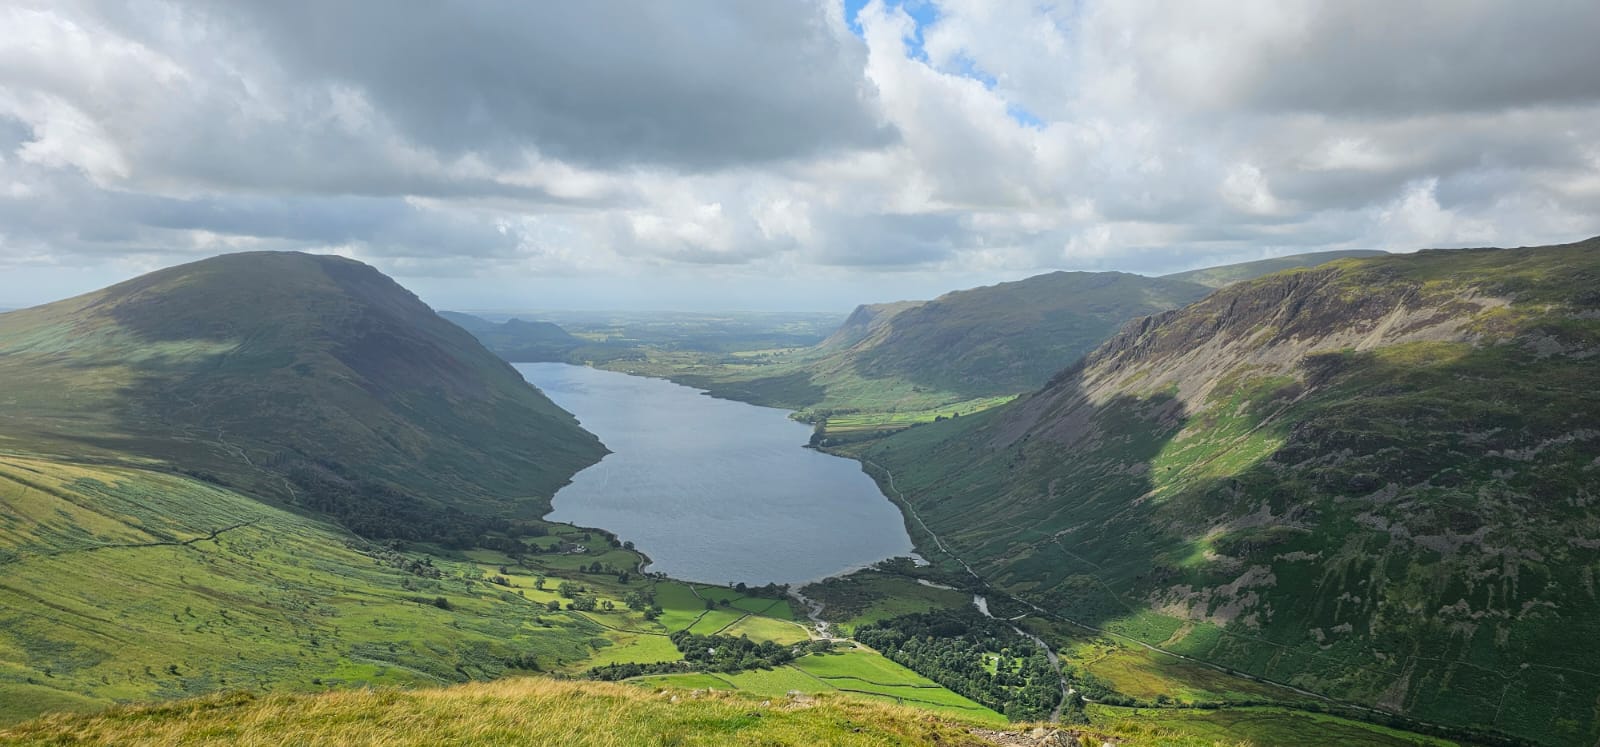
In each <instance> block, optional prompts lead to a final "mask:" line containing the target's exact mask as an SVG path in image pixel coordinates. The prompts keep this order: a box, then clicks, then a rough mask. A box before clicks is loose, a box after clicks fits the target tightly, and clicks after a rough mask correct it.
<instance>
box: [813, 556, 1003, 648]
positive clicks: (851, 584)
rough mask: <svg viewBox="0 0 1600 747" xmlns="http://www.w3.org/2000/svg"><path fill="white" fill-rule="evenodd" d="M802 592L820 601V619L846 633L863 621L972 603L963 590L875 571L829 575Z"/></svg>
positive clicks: (963, 606) (969, 596)
mask: <svg viewBox="0 0 1600 747" xmlns="http://www.w3.org/2000/svg"><path fill="white" fill-rule="evenodd" d="M802 591H803V593H805V595H806V596H808V597H810V598H812V599H815V600H816V601H818V602H821V603H822V605H823V608H822V618H823V619H825V620H827V621H828V622H829V623H830V624H831V625H833V626H835V629H836V630H837V631H838V632H840V633H843V634H845V635H849V634H850V633H852V632H854V631H855V629H856V626H858V625H861V624H863V623H869V622H877V621H879V620H886V619H888V618H891V617H899V616H901V615H908V614H911V613H913V612H927V611H928V610H931V609H961V608H965V607H970V606H971V605H972V595H971V594H968V593H966V592H961V591H953V590H950V589H940V588H935V587H931V586H926V585H923V584H919V583H917V582H916V580H915V579H911V578H907V577H905V576H901V575H897V574H893V573H885V572H881V571H874V570H866V571H859V572H857V573H852V574H850V575H848V576H844V577H841V578H830V579H827V580H825V581H821V582H818V583H815V584H811V585H810V586H807V587H805V588H804V589H802Z"/></svg>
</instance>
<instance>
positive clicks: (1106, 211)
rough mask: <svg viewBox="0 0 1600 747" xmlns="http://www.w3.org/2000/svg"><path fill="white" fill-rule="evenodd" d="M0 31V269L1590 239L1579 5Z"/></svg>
mask: <svg viewBox="0 0 1600 747" xmlns="http://www.w3.org/2000/svg"><path fill="white" fill-rule="evenodd" d="M0 27H4V28H6V29H8V32H9V33H6V34H0V265H3V266H5V267H7V268H9V271H8V273H6V274H5V275H4V276H0V301H11V302H14V301H18V300H20V301H36V300H47V299H45V298H40V297H38V296H37V294H38V293H40V292H41V291H38V290H37V289H38V288H40V287H46V286H48V287H50V288H52V291H51V292H54V290H53V289H54V288H56V287H57V286H56V285H50V284H41V283H39V282H38V278H39V277H41V273H45V274H48V273H50V272H57V273H59V274H60V277H61V278H63V280H62V281H61V284H60V285H61V286H62V287H65V286H66V285H70V281H69V280H66V279H65V278H67V277H68V276H69V275H70V274H71V273H76V272H84V271H86V270H93V271H94V272H91V273H90V274H88V275H85V277H86V278H87V277H93V278H100V277H103V276H104V275H105V272H103V270H104V268H106V267H117V268H121V269H127V268H145V267H149V266H156V265H159V264H161V263H166V262H172V261H178V260H182V259H190V258H193V257H196V256H200V255H204V254H209V253H215V252H220V251H234V250H243V249H256V248H282V249H306V250H312V251H335V252H340V253H344V254H348V255H351V256H357V257H360V258H362V259H365V260H368V261H372V262H374V263H376V264H378V265H379V266H380V267H382V268H384V269H386V270H389V271H391V272H395V273H397V274H399V275H401V276H402V280H412V281H416V282H420V283H424V284H426V281H428V280H429V279H441V278H460V279H463V280H462V282H461V283H446V282H442V281H441V282H439V283H435V284H433V285H432V286H431V287H437V288H445V289H454V290H448V291H444V292H449V293H457V294H461V293H464V292H463V291H461V290H459V289H460V288H464V287H468V286H469V285H470V284H469V283H467V282H466V280H465V279H467V278H470V279H471V281H472V283H476V284H477V285H478V287H480V288H489V287H491V286H492V287H493V288H496V289H497V290H496V291H495V292H496V293H498V294H499V296H498V297H501V298H511V297H514V296H515V293H516V288H517V287H519V284H530V283H532V284H535V285H537V283H535V279H536V278H550V277H559V278H564V279H567V280H564V281H563V282H565V283H566V286H565V287H568V288H602V287H611V288H624V289H627V288H632V289H639V288H643V287H646V286H649V287H651V288H652V290H651V291H650V293H649V294H647V295H648V297H651V298H667V297H672V293H675V292H677V291H672V292H669V291H667V290H663V289H661V288H656V287H655V286H656V285H659V284H674V287H678V288H680V289H682V293H681V295H682V297H683V298H692V297H694V296H695V290H694V289H695V288H696V287H698V286H697V285H696V284H697V282H699V281H697V280H696V278H713V277H714V278H717V280H716V282H715V283H713V284H712V285H708V286H706V287H708V288H710V287H715V288H717V289H719V290H718V291H717V292H719V293H723V292H727V289H729V288H736V287H745V286H748V287H751V288H755V289H757V290H755V291H752V292H750V293H748V294H743V295H739V297H740V298H745V299H756V300H758V301H759V302H761V303H764V304H770V305H771V306H773V307H783V306H789V307H808V306H810V305H813V304H815V303H818V301H817V300H816V299H818V298H822V297H823V295H822V294H817V293H815V292H813V291H812V290H809V289H815V288H816V287H818V286H820V285H822V284H828V285H830V286H831V287H838V288H844V287H852V288H853V287H857V286H853V285H848V283H846V282H845V281H844V278H855V277H862V278H868V280H865V281H862V283H863V285H861V286H860V287H863V288H868V289H872V290H874V292H876V291H878V290H882V297H889V298H893V297H902V296H903V297H910V296H914V295H916V294H918V293H925V292H926V290H927V289H928V288H929V287H937V286H938V284H939V283H938V281H936V280H935V278H945V280H943V281H942V282H943V286H944V287H945V288H955V287H961V286H965V285H972V284H975V283H979V282H992V281H994V280H998V279H1007V278H1015V277H1021V276H1024V275H1028V274H1033V273H1037V272H1042V271H1046V270H1051V269H1122V270H1132V271H1145V272H1162V271H1171V270H1177V269H1183V268H1186V267H1191V266H1196V265H1202V264H1206V263H1210V262H1224V261H1233V260H1238V259H1250V258H1256V257H1260V256H1270V255H1272V254H1281V253H1289V252H1299V251H1313V250H1316V249H1324V248H1328V249H1331V248H1352V247H1356V248H1382V249H1390V250H1408V249H1415V248H1420V247H1422V246H1431V245H1459V244H1487V243H1504V244H1536V243H1544V242H1553V241H1565V240H1572V239H1576V238H1581V237H1584V236H1587V235H1593V234H1596V233H1600V77H1597V76H1594V75H1593V74H1592V71H1593V70H1596V69H1600V46H1596V45H1593V44H1590V43H1589V40H1590V38H1591V37H1593V36H1594V35H1595V32H1596V31H1600V6H1595V5H1593V4H1590V3H1569V2H1561V1H1560V0H1534V2H1530V3H1523V4H1518V5H1516V6H1512V5H1509V4H1505V3H1497V2H1490V1H1489V0H1448V1H1447V0H1415V1H1414V2H1407V3H1399V4H1396V3H1381V4H1380V3H1377V2H1376V0H1353V1H1352V2H1348V3H1324V2H1315V1H1313V0H1270V1H1269V0H1226V1H1225V0H1195V1H1194V2H1186V3H1178V4H1173V3H1169V2H1160V1H1158V0H1119V1H1118V2H1110V1H1109V0H1084V1H1083V2H1074V3H1037V2H1032V1H1030V0H1017V1H1015V2H994V1H993V0H867V1H866V2H860V1H858V0H850V2H848V3H840V2H834V1H833V0H814V1H813V0H775V1H774V2H758V3H729V2H717V1H715V0H693V1H691V2H683V3H645V4H638V3H621V2H612V1H611V0H604V1H602V2H596V3H565V4H563V3H521V2H512V1H511V0H490V1H489V2H465V1H464V0H461V1H457V2H441V3H424V4H418V3H399V4H396V3H390V2H380V1H379V0H354V1H352V2H341V3H322V2H313V1H312V0H285V1H284V2H277V3H255V2H243V1H242V0H224V1H223V2H197V1H194V0H136V2H131V3H117V2H101V1H99V0H55V1H50V2H46V1H45V0H15V1H14V2H12V3H10V4H7V5H5V6H4V7H0ZM23 268H32V269H27V270H26V271H23ZM52 268H54V269H52ZM10 278H19V280H17V281H15V282H13V281H11V280H10ZM20 278H26V280H20ZM586 278H587V279H588V280H585V281H584V282H579V280H582V279H586ZM599 278H606V279H608V280H607V282H610V279H615V280H616V282H615V283H614V284H611V285H607V282H600V281H599V280H598V279H599ZM874 279H875V280H874ZM85 282H87V281H85ZM706 282H711V281H709V280H707V281H706ZM528 287H533V286H532V285H529V286H528ZM541 287H542V286H541ZM761 288H766V289H770V291H771V292H770V293H763V292H761V291H760V290H759V289H761ZM896 288H899V289H901V290H900V292H897V291H896V290H895V289H896ZM85 289H86V288H85ZM800 289H808V290H804V291H802V290H800ZM597 292H598V291H597ZM618 292H623V291H618ZM467 295H470V294H467ZM563 297H565V296H563ZM827 297H828V298H829V299H830V300H829V301H828V303H830V304H834V303H843V301H839V300H838V299H836V298H834V297H833V296H827ZM438 300H439V301H440V302H441V303H450V302H452V297H446V298H443V299H438Z"/></svg>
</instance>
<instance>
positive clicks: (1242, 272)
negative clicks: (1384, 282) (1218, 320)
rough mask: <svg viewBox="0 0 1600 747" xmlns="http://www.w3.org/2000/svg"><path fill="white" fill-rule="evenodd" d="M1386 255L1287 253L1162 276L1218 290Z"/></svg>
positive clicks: (1371, 251) (1372, 252)
mask: <svg viewBox="0 0 1600 747" xmlns="http://www.w3.org/2000/svg"><path fill="white" fill-rule="evenodd" d="M1385 254H1388V252H1384V251H1379V250H1376V249H1344V250H1339V251H1331V252H1309V253H1306V254H1290V255H1288V256H1285V257H1273V258H1271V259H1259V260H1256V261H1254V262H1239V263H1237V264H1231V265H1218V266H1216V267H1202V268H1200V269H1198V270H1189V271H1187V272H1174V273H1172V274H1170V275H1163V276H1162V277H1164V278H1167V279H1168V280H1183V281H1185V282H1190V283H1199V284H1201V285H1204V286H1206V287H1207V288H1221V287H1223V286H1225V285H1232V284H1234V283H1238V282H1243V281H1245V280H1254V279H1256V278H1259V277H1262V276H1264V275H1271V274H1272V273H1274V272H1283V271H1284V270H1296V269H1300V268H1302V267H1316V266H1317V265H1321V264H1327V263H1329V262H1332V261H1334V260H1336V259H1363V258H1367V257H1381V256H1384V255H1385Z"/></svg>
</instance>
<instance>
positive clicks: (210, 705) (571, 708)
mask: <svg viewBox="0 0 1600 747" xmlns="http://www.w3.org/2000/svg"><path fill="white" fill-rule="evenodd" d="M969 728H970V727H968V726H966V725H964V724H962V723H959V722H957V721H952V720H948V719H943V718H936V717H934V716H931V715H928V714H926V713H920V712H917V711H914V710H910V709H905V708H898V707H894V706H888V705H880V704H875V703H865V702H860V701H854V700H848V699H844V698H831V697H827V696H820V697H810V696H805V697H800V698H778V699H761V698H757V697H752V696H742V695H738V694H734V693H718V692H705V693H687V692H682V691H659V692H651V691H648V690H645V689H643V688H639V687H631V686H627V685H616V684H609V683H593V682H585V683H576V682H562V681H556V680H546V679H538V678H525V679H514V680H502V681H499V682H493V683H474V684H470V685H461V686H457V687H449V688H436V689H427V690H411V691H397V690H358V691H345V692H335V693H325V694H321V695H315V696H308V695H273V696H267V697H258V696H253V695H249V694H242V693H234V694H223V695H213V696H209V697H205V698H198V699H194V700H185V701H180V702H176V703H170V704H165V705H154V706H135V707H121V708H115V709H112V710H109V711H106V712H104V713H101V714H98V715H94V716H69V715H58V716H51V717H48V718H44V719H40V720H37V721H34V722H31V723H28V724H24V725H22V726H19V727H17V728H14V729H11V730H9V731H0V742H5V743H11V744H24V745H29V744H38V745H46V744H58V745H65V744H120V745H165V744H180V743H181V744H194V745H207V744H227V745H240V746H241V747H248V746H250V745H273V746H276V745H281V744H286V743H289V744H304V745H322V744H330V745H331V744H384V745H437V744H452V745H546V744H560V745H596V746H599V745H606V746H610V745H629V746H632V745H686V746H687V745H725V744H762V745H807V746H809V745H820V744H826V745H863V746H867V745H871V746H877V745H934V744H938V745H974V746H976V745H987V744H992V743H991V742H989V741H987V740H985V739H982V738H980V737H978V736H976V735H974V734H972V733H971V732H970V731H969Z"/></svg>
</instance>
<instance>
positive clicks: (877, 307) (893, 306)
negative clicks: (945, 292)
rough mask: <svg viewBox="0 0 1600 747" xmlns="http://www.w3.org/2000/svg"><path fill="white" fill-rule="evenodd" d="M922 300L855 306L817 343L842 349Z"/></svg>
mask: <svg viewBox="0 0 1600 747" xmlns="http://www.w3.org/2000/svg"><path fill="white" fill-rule="evenodd" d="M922 304H923V302H922V301H894V302H891V303H868V304H862V305H860V306H857V307H856V308H855V310H854V311H852V312H850V316H848V317H846V318H845V320H844V323H843V324H841V325H839V328H838V329H836V330H834V332H833V334H831V335H828V338H827V339H825V340H823V341H822V342H820V343H818V344H817V346H816V347H817V348H819V349H821V350H843V349H845V348H849V347H850V346H852V345H855V344H856V343H859V342H861V341H862V340H864V339H866V338H867V337H868V336H869V335H871V334H872V333H873V332H876V331H878V330H879V329H881V328H882V327H884V326H885V325H887V324H888V323H889V322H890V320H892V319H894V317H895V315H896V314H899V313H900V312H902V311H905V310H907V309H911V308H915V307H917V306H921V305H922Z"/></svg>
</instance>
